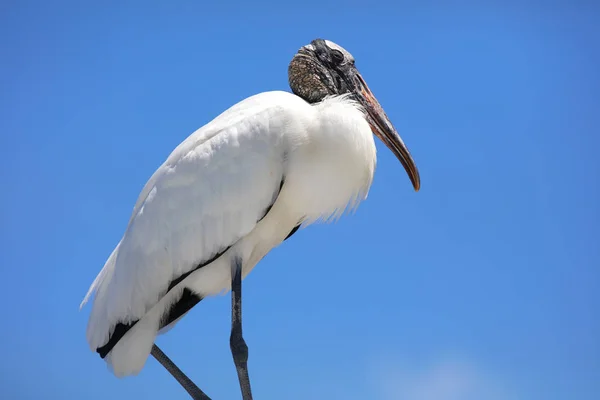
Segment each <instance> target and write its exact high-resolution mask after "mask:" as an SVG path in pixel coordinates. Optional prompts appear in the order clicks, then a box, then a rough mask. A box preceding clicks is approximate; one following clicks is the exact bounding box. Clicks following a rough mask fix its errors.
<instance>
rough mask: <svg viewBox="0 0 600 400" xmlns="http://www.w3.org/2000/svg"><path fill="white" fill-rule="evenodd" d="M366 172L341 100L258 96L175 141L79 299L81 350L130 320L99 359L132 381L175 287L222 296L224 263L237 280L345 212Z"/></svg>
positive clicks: (368, 146)
mask: <svg viewBox="0 0 600 400" xmlns="http://www.w3.org/2000/svg"><path fill="white" fill-rule="evenodd" d="M375 164H376V156H375V144H374V140H373V134H372V130H371V127H370V126H369V123H368V122H367V120H366V119H365V111H364V110H363V107H362V106H361V105H360V104H359V103H357V102H355V101H353V100H351V98H350V97H348V96H346V95H342V96H335V97H329V98H326V99H324V100H323V101H321V102H319V103H317V104H314V105H311V104H309V103H307V102H306V101H304V100H303V99H301V98H300V97H298V96H296V95H293V94H291V93H287V92H266V93H262V94H259V95H256V96H252V97H250V98H248V99H246V100H244V101H242V102H240V103H238V104H236V105H234V106H233V107H231V108H230V109H228V110H227V111H225V112H224V113H222V114H221V115H219V116H218V117H217V118H215V119H214V120H213V121H211V122H210V123H208V124H207V125H205V126H204V127H202V128H200V129H199V130H197V131H196V132H194V133H193V134H192V135H190V136H189V137H188V138H187V139H186V140H185V141H184V142H183V143H181V144H180V145H179V146H178V147H177V148H176V149H175V150H174V151H173V152H172V153H171V155H170V156H169V158H168V159H167V161H166V162H165V163H164V164H163V165H161V166H160V167H159V168H158V170H157V171H156V172H155V173H154V174H153V175H152V177H151V178H150V180H149V181H148V182H147V184H146V186H145V187H144V189H143V190H142V192H141V194H140V196H139V198H138V200H137V202H136V204H135V207H134V210H133V213H132V215H131V219H130V221H129V224H128V226H127V229H126V231H125V234H124V235H123V238H122V239H121V241H120V242H119V244H118V245H117V247H116V248H115V249H114V251H113V252H112V254H111V255H110V257H109V259H108V261H107V262H106V264H105V265H104V268H103V269H102V271H101V272H100V274H99V275H98V277H97V278H96V280H95V281H94V282H93V284H92V286H91V287H90V289H89V291H88V294H87V295H86V297H85V299H84V301H83V302H82V306H83V305H84V304H85V303H86V302H87V301H88V299H89V298H90V296H91V295H92V294H93V293H94V292H95V298H94V301H93V307H92V311H91V315H90V318H89V323H88V328H87V340H88V342H89V345H90V347H91V348H92V350H96V349H97V348H98V347H100V346H103V345H105V344H106V342H107V341H108V339H109V335H110V334H111V332H112V331H113V330H114V328H115V326H116V324H117V323H129V322H133V321H136V320H139V322H137V324H136V325H134V326H133V328H131V329H130V330H129V331H128V332H127V333H126V334H125V335H124V336H123V338H122V339H121V340H120V341H119V342H118V343H117V344H116V345H115V347H114V348H113V349H112V351H111V352H110V353H109V354H108V356H107V357H106V359H105V360H106V361H107V363H108V364H109V366H110V367H111V368H112V370H113V372H114V373H115V374H116V375H117V376H125V375H131V374H137V373H138V372H139V371H140V370H141V369H142V367H143V365H144V363H145V361H146V359H147V358H148V355H149V353H150V350H151V347H152V344H153V342H154V340H155V337H156V335H157V333H158V330H159V327H160V322H161V318H164V314H165V312H166V310H168V308H169V307H170V306H171V305H172V304H173V303H174V302H176V301H177V300H178V299H179V297H180V296H181V294H182V291H183V289H184V288H185V287H187V288H188V289H190V290H191V291H192V292H194V293H197V294H199V295H201V296H202V297H205V296H210V295H215V294H218V293H219V292H223V291H226V290H229V289H230V287H231V260H232V258H233V257H240V258H241V260H242V265H243V272H242V276H243V277H245V276H246V275H247V274H248V273H249V272H250V271H251V270H252V268H253V267H254V266H255V265H256V263H257V262H258V261H259V260H260V259H261V258H262V257H264V256H265V255H266V254H267V253H268V252H269V251H270V250H271V249H272V248H273V247H275V246H277V245H279V244H280V243H281V242H282V241H283V240H284V239H285V237H286V236H287V235H288V234H289V233H290V231H291V230H292V229H293V228H295V227H296V226H297V225H298V224H299V223H303V225H304V226H305V225H307V224H310V223H312V222H315V221H317V220H319V219H328V218H331V217H335V216H339V215H341V213H343V211H344V210H346V209H347V208H351V207H354V206H356V205H357V204H358V203H359V202H360V201H361V200H363V199H365V198H366V196H367V193H368V190H369V187H370V185H371V182H372V178H373V173H374V169H375ZM282 182H283V185H282ZM269 207H271V208H270V210H269V212H268V213H267V214H266V216H265V212H266V211H267V210H268V209H269ZM263 217H264V218H263ZM228 247H229V249H228V250H227V251H226V252H225V253H224V254H223V255H222V256H220V257H219V258H218V259H217V260H216V261H214V262H212V263H210V264H208V265H206V266H205V267H202V268H200V269H198V270H197V271H195V272H193V273H192V274H190V275H189V276H188V277H187V278H185V279H184V280H183V281H181V282H180V283H179V284H178V285H177V286H175V287H174V288H173V290H170V291H169V292H168V293H167V294H166V295H164V293H165V292H166V291H167V288H168V286H169V284H170V282H172V281H174V280H175V279H177V278H178V277H180V276H181V275H182V274H184V273H186V272H188V271H190V270H192V269H193V268H195V266H197V265H198V264H199V263H202V262H205V261H207V260H210V259H211V258H212V257H214V256H215V255H217V254H218V253H220V252H222V251H223V250H225V249H227V248H228Z"/></svg>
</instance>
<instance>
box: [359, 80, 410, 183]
mask: <svg viewBox="0 0 600 400" xmlns="http://www.w3.org/2000/svg"><path fill="white" fill-rule="evenodd" d="M355 76H356V78H357V80H358V83H359V84H358V85H356V86H355V90H354V93H355V95H356V97H357V98H358V100H359V101H360V103H361V104H362V105H363V107H364V108H365V110H366V111H367V114H368V118H367V119H368V121H369V125H371V130H372V131H373V133H374V134H375V135H377V137H378V138H379V139H380V140H381V141H382V142H383V143H385V145H386V146H387V147H388V148H389V149H390V150H391V151H392V153H394V155H395V156H396V157H397V158H398V160H400V162H401V163H402V165H403V166H404V169H405V170H406V172H407V173H408V177H409V178H410V181H411V182H412V185H413V187H414V188H415V191H416V192H418V191H419V188H420V187H421V178H420V177H419V170H418V169H417V165H416V164H415V161H414V160H413V158H412V156H411V155H410V152H409V151H408V148H407V147H406V145H405V144H404V141H403V140H402V138H401V137H400V135H399V134H398V132H397V131H396V128H394V126H393V125H392V123H391V121H390V119H389V118H388V116H387V115H386V114H385V112H384V111H383V108H382V107H381V105H380V104H379V102H378V101H377V99H376V98H375V96H373V93H372V92H371V90H370V89H369V87H368V86H367V83H366V82H365V81H364V79H363V78H362V76H361V75H360V73H359V72H358V71H356V70H355Z"/></svg>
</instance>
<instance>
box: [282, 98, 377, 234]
mask: <svg viewBox="0 0 600 400" xmlns="http://www.w3.org/2000/svg"><path fill="white" fill-rule="evenodd" d="M313 107H314V112H315V113H314V115H315V118H316V121H315V123H313V124H311V126H310V128H308V130H307V137H306V140H305V141H304V142H303V143H302V144H301V145H299V146H298V148H297V149H295V151H294V152H293V154H291V155H290V158H289V166H288V172H287V174H286V186H287V188H286V190H287V193H286V200H287V201H288V202H289V204H288V207H289V208H291V209H294V210H295V211H298V212H299V213H302V214H303V216H304V218H305V219H306V222H313V221H315V220H318V219H328V218H330V217H334V218H335V217H338V216H340V215H341V214H342V213H343V212H344V211H345V210H349V209H351V208H354V207H355V206H356V205H358V203H359V202H360V201H362V200H364V199H365V198H366V196H367V194H368V191H369V188H370V186H371V182H372V180H373V174H374V171H375V165H376V150H375V143H374V140H373V134H372V133H371V129H370V127H369V124H368V123H367V121H366V120H365V118H364V115H363V113H362V111H361V109H360V108H359V107H358V106H357V105H356V103H354V102H353V101H351V100H349V98H348V97H334V98H330V99H326V100H324V101H323V102H321V103H319V104H317V105H315V106H313Z"/></svg>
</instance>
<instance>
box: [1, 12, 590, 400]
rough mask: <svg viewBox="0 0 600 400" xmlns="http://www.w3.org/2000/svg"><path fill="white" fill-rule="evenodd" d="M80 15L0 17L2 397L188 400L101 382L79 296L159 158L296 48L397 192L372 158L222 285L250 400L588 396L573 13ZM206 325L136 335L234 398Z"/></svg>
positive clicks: (577, 39)
mask: <svg viewBox="0 0 600 400" xmlns="http://www.w3.org/2000/svg"><path fill="white" fill-rule="evenodd" d="M101 3H102V5H99V4H100V3H98V2H97V3H94V4H93V5H92V4H91V3H90V2H88V4H87V5H82V4H81V2H71V3H65V2H59V1H57V2H47V1H44V2H42V1H38V2H27V1H19V2H16V1H9V2H3V3H2V5H1V6H0V43H1V46H2V47H1V48H2V61H1V62H0V87H1V88H2V89H1V91H0V132H1V137H0V141H1V142H0V160H1V161H0V162H1V163H2V165H1V168H0V171H1V182H2V184H1V187H2V196H1V199H0V209H1V212H2V215H1V218H2V221H1V228H0V229H1V231H0V234H1V246H2V251H1V252H0V268H2V290H0V300H1V301H0V307H1V310H0V311H1V314H0V315H1V320H2V329H1V332H0V339H1V340H0V355H1V357H2V358H1V361H0V376H1V378H0V397H1V398H4V399H38V398H47V399H106V398H111V399H131V398H143V399H165V398H171V399H176V398H178V399H185V398H187V397H186V394H185V392H183V390H182V389H180V388H179V386H178V385H177V383H176V382H175V381H174V380H173V379H172V378H171V377H170V376H168V375H167V373H166V372H165V371H163V370H162V369H161V368H160V367H159V366H158V364H157V363H156V362H155V361H154V360H153V359H149V360H148V362H147V364H146V368H145V369H144V370H143V371H142V372H141V374H140V375H139V376H137V377H132V378H127V379H121V380H120V379H117V378H115V377H114V376H113V375H111V374H110V373H109V371H108V370H107V368H106V365H105V363H104V362H103V361H102V360H100V358H99V357H98V356H97V355H96V354H95V353H93V352H91V351H90V350H89V348H88V347H87V343H86V341H85V327H86V323H87V315H88V313H89V307H88V308H86V309H84V310H83V311H82V312H79V311H78V306H79V302H80V301H81V299H82V297H83V296H84V294H85V292H86V291H87V288H88V286H89V284H90V283H91V282H92V280H93V279H94V277H95V275H96V274H97V272H98V271H99V270H100V268H101V267H102V265H103V263H104V261H105V259H106V258H107V257H108V255H109V254H110V252H111V250H112V249H113V247H114V246H115V245H116V243H117V242H118V240H119V239H120V237H121V235H122V233H123V231H124V228H125V226H126V223H127V220H128V218H129V215H130V212H131V210H132V207H133V204H134V202H135V200H136V198H137V195H138V193H139V191H140V190H141V188H142V186H143V185H144V183H145V182H146V180H147V179H148V178H149V176H150V175H151V174H152V172H153V171H154V170H155V169H156V168H157V167H158V166H159V165H160V164H161V163H162V162H163V160H164V159H165V158H166V157H167V156H168V154H169V153H170V152H171V150H172V149H173V148H174V147H175V146H176V145H177V144H178V143H179V142H181V141H182V140H183V139H184V138H185V137H186V136H187V135H188V134H190V133H191V132H192V131H194V130H195V129H197V128H198V127H200V126H202V125H203V124H205V123H206V122H208V121H209V120H210V119H212V118H213V117H215V116H216V115H217V114H218V113H220V112H221V111H223V110H225V109H226V108H227V107H229V106H231V105H232V104H234V103H235V102H237V101H239V100H241V99H243V98H245V97H248V96H250V95H252V94H255V93H259V92H262V91H267V90H276V89H277V90H288V85H287V75H286V74H287V65H288V62H289V60H290V59H291V57H292V56H293V54H294V53H295V52H296V51H297V49H298V48H299V47H300V46H302V45H304V44H307V43H308V42H310V41H311V40H312V39H314V38H317V37H322V38H327V39H331V40H333V41H335V42H338V43H339V44H341V45H342V46H344V47H346V48H347V49H348V50H349V51H351V52H352V53H353V55H354V56H355V58H356V60H357V65H358V67H359V69H360V71H361V72H362V73H363V75H364V77H365V79H366V81H367V82H368V83H369V85H370V86H371V89H372V90H373V91H374V93H375V94H376V96H377V97H378V98H379V100H380V101H381V103H382V104H383V106H384V108H385V110H386V111H387V113H388V115H389V116H390V118H391V119H392V121H394V123H395V125H396V126H397V128H398V129H399V131H400V132H401V134H402V135H403V137H404V139H405V141H406V142H407V144H408V145H409V148H410V149H411V151H412V153H413V155H414V157H415V159H416V161H417V164H418V166H419V168H420V171H421V177H422V190H421V191H420V192H419V193H414V192H413V191H412V189H411V186H410V183H409V181H408V179H407V177H406V174H405V172H404V170H403V168H402V167H401V165H400V164H399V163H398V162H397V160H396V159H395V158H394V157H393V156H392V154H391V153H390V152H389V151H387V149H386V148H385V146H383V145H381V143H379V142H378V143H377V145H378V149H379V163H378V169H377V172H376V178H375V182H374V185H373V188H372V191H371V193H370V196H369V198H368V200H367V201H366V202H365V203H363V205H362V206H361V207H360V208H359V210H358V212H357V213H356V214H355V215H353V216H348V217H346V218H344V219H342V220H341V221H340V222H339V223H337V224H334V225H320V226H313V227H310V228H309V229H306V230H304V231H301V232H299V233H298V234H297V235H296V236H295V237H294V238H293V239H292V240H290V241H288V242H286V243H285V244H284V245H283V246H281V247H279V248H277V249H276V250H275V251H273V252H272V253H270V254H269V255H268V256H267V257H266V258H265V259H264V260H263V261H262V262H261V264H260V265H259V266H258V267H257V268H256V269H255V270H254V272H253V273H252V274H251V275H250V277H249V278H248V279H247V280H245V281H244V285H245V286H244V287H245V289H244V295H245V301H244V313H245V318H244V324H245V326H244V332H245V336H246V340H247V342H248V344H249V346H250V368H251V370H250V372H251V377H252V383H253V389H254V392H255V398H256V399H257V400H261V399H332V398H337V399H347V400H352V399H375V400H392V399H393V400H396V399H403V400H475V399H477V400H481V399H486V400H488V399H503V400H504V399H540V400H542V399H543V400H553V399H569V400H580V399H590V400H591V399H598V398H599V397H598V396H600V339H599V338H600V320H599V319H600V310H599V309H600V307H599V306H600V304H599V303H600V299H599V296H600V295H599V291H600V272H599V267H600V250H599V248H600V246H598V243H599V236H600V231H599V222H600V218H599V217H600V215H599V204H600V193H599V191H600V189H599V175H600V161H599V157H598V150H599V149H600V135H599V130H600V53H599V52H598V49H599V48H600V47H599V43H600V42H599V33H600V28H599V27H598V18H599V12H598V6H593V5H592V4H593V2H592V1H588V2H584V1H579V2H577V1H576V2H566V1H565V2H563V3H562V5H561V4H560V3H559V2H544V3H542V2H539V3H540V4H544V6H541V5H533V4H532V3H527V2H524V3H522V2H520V3H517V2H514V3H513V4H510V3H505V2H500V1H498V2H487V6H483V5H479V6H474V5H467V4H466V3H463V4H459V3H455V4H454V5H452V6H450V5H442V4H443V3H442V2H439V3H434V2H395V5H392V2H388V4H387V5H384V4H383V3H382V4H376V3H373V4H371V5H366V3H365V2H361V3H360V4H358V2H356V3H355V2H344V3H340V4H334V3H329V2H327V1H302V2H291V3H290V4H289V5H280V6H273V5H272V4H270V3H261V2H253V4H254V5H253V6H249V5H247V6H240V5H237V4H225V3H223V4H222V5H220V6H203V5H199V4H200V3H203V2H177V3H178V4H177V5H175V4H172V5H167V2H163V4H162V5H160V6H158V5H155V4H151V3H152V2H137V3H133V2H128V3H127V4H128V5H127V6H122V5H121V6H119V5H118V2H101ZM207 3H209V2H207ZM280 3H281V4H284V3H283V2H280ZM417 3H419V5H416V4H417ZM517 4H520V5H517ZM229 307H230V300H229V297H217V298H214V299H208V300H205V301H203V302H202V303H200V305H199V306H198V307H196V308H195V309H194V310H193V311H192V312H191V313H190V314H189V315H188V316H187V317H186V318H185V319H184V320H183V321H182V322H181V323H180V324H179V325H178V326H177V327H176V328H175V329H174V330H172V331H171V332H169V333H168V334H167V335H165V336H162V337H160V338H159V340H158V343H159V344H160V345H161V346H162V347H163V348H164V350H165V351H166V352H167V353H168V354H169V355H170V356H171V357H172V358H173V359H174V360H175V361H176V362H177V363H178V364H179V365H180V366H181V368H182V369H183V370H184V371H186V372H187V373H189V375H190V376H192V377H193V378H194V379H195V381H196V382H197V383H198V384H199V385H200V386H201V387H202V388H204V389H205V390H206V391H207V392H208V393H209V394H210V395H211V396H212V397H213V398H214V399H215V400H219V399H233V398H239V392H238V390H239V389H238V386H237V378H236V374H235V369H234V366H233V362H232V360H231V355H230V352H229V342H228V341H229V329H230V326H229V324H230V314H229V312H230V311H229Z"/></svg>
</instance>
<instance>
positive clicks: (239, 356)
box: [229, 257, 252, 400]
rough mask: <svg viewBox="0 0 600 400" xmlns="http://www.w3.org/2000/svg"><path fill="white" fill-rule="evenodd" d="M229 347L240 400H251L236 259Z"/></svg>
mask: <svg viewBox="0 0 600 400" xmlns="http://www.w3.org/2000/svg"><path fill="white" fill-rule="evenodd" d="M229 345H230V347H231V354H232V355H233V362H234V363H235V368H236V369H237V374H238V379H239V381H240V388H241V389H242V399H243V400H252V391H251V390H250V378H249V376H248V346H246V342H245V341H244V338H243V337H242V261H241V260H240V259H239V258H237V257H236V259H235V260H233V262H232V264H231V336H230V337H229Z"/></svg>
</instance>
